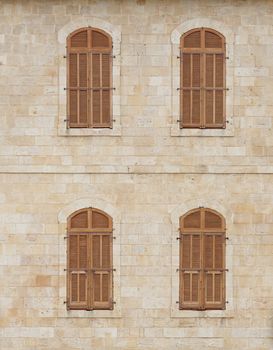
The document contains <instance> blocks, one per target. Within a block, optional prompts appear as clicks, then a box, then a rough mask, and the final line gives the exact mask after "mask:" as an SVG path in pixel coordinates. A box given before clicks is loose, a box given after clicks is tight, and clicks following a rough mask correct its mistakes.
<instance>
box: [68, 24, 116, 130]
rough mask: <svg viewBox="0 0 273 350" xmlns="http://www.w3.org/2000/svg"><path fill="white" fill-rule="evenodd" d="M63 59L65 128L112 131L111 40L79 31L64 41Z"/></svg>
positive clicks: (96, 32)
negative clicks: (65, 62) (65, 65)
mask: <svg viewBox="0 0 273 350" xmlns="http://www.w3.org/2000/svg"><path fill="white" fill-rule="evenodd" d="M67 56H68V120H69V123H68V125H69V127H71V128H84V127H94V128H102V127H112V118H111V115H112V106H111V103H112V86H111V85H112V41H111V38H110V37H109V36H108V35H107V34H106V33H105V32H103V31H100V30H98V29H94V28H83V29H81V30H79V31H77V32H76V33H74V34H72V35H71V36H70V37H69V38H68V55H67Z"/></svg>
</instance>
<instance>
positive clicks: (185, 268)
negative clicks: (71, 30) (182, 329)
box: [179, 208, 226, 310]
mask: <svg viewBox="0 0 273 350" xmlns="http://www.w3.org/2000/svg"><path fill="white" fill-rule="evenodd" d="M225 241H226V240H225V220H224V218H223V217H222V216H221V215H220V214H219V213H217V212H216V211H214V210H211V209H208V208H198V209H194V210H191V211H189V212H188V213H186V214H185V215H183V216H182V217H181V218H180V269H179V270H180V288H179V291H180V293H179V294H180V295H179V307H180V309H191V310H207V309H225V305H226V303H225V271H226V270H225Z"/></svg>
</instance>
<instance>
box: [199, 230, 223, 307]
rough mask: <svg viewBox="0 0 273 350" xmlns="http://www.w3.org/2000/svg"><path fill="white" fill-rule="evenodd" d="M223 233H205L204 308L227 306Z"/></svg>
mask: <svg viewBox="0 0 273 350" xmlns="http://www.w3.org/2000/svg"><path fill="white" fill-rule="evenodd" d="M224 245H225V240H224V236H223V234H211V233H208V234H204V288H205V294H204V308H205V309H223V308H224V307H225V271H224V268H225V266H224Z"/></svg>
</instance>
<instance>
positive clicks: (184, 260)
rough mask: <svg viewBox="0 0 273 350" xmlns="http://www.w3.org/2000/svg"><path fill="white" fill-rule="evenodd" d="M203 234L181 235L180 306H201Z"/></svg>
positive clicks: (185, 307) (187, 307)
mask: <svg viewBox="0 0 273 350" xmlns="http://www.w3.org/2000/svg"><path fill="white" fill-rule="evenodd" d="M201 252H202V247H201V235H200V234H182V235H181V263H180V266H181V268H180V283H181V286H180V287H181V293H180V308H182V309H200V308H201V297H202V295H201V263H202V260H201Z"/></svg>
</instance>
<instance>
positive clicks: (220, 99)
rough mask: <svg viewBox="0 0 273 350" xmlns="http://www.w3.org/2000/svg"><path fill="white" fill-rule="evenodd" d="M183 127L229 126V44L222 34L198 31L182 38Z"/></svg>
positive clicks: (211, 31) (208, 30)
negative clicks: (226, 116)
mask: <svg viewBox="0 0 273 350" xmlns="http://www.w3.org/2000/svg"><path fill="white" fill-rule="evenodd" d="M180 57H181V69H180V72H181V76H180V90H181V94H180V106H181V107H180V110H181V117H180V126H181V127H183V128H223V127H225V90H226V89H225V42H224V38H223V37H222V35H221V34H219V33H217V32H215V31H213V30H211V29H208V28H201V29H194V30H191V31H189V32H187V33H186V34H185V35H183V36H182V37H181V55H180Z"/></svg>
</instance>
